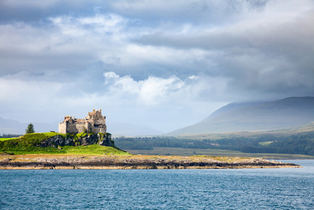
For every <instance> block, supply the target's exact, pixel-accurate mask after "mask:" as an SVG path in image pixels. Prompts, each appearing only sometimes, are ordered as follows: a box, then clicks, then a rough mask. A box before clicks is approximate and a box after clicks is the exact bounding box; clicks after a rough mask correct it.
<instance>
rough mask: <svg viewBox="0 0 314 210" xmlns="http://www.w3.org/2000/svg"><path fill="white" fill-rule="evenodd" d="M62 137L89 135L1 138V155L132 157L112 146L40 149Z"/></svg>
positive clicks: (48, 133) (42, 135)
mask: <svg viewBox="0 0 314 210" xmlns="http://www.w3.org/2000/svg"><path fill="white" fill-rule="evenodd" d="M56 135H61V136H63V137H67V136H68V137H72V138H73V139H77V138H79V137H83V136H85V135H88V134H86V133H79V134H60V133H55V132H47V133H31V134H25V135H23V136H20V137H17V138H1V141H0V153H7V154H16V155H22V154H88V155H100V154H101V155H130V153H128V152H125V151H123V150H120V149H119V148H117V147H115V146H112V147H107V146H101V145H97V144H94V145H88V146H63V147H60V146H59V148H54V147H39V146H38V145H40V143H41V141H43V140H45V139H47V138H50V137H53V136H56Z"/></svg>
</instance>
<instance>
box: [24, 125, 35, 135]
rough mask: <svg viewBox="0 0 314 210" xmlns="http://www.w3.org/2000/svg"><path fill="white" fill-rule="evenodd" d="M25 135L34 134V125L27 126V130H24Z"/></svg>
mask: <svg viewBox="0 0 314 210" xmlns="http://www.w3.org/2000/svg"><path fill="white" fill-rule="evenodd" d="M25 132H26V133H35V130H34V125H33V124H32V123H30V124H28V126H27V129H26V130H25Z"/></svg>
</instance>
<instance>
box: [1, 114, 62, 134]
mask: <svg viewBox="0 0 314 210" xmlns="http://www.w3.org/2000/svg"><path fill="white" fill-rule="evenodd" d="M30 123H33V125H34V128H35V132H49V131H52V130H53V131H58V123H57V122H53V123H40V122H30ZM28 124H29V123H22V122H19V121H16V120H10V119H4V118H2V117H0V134H3V133H4V134H24V133H25V129H26V128H27V125H28Z"/></svg>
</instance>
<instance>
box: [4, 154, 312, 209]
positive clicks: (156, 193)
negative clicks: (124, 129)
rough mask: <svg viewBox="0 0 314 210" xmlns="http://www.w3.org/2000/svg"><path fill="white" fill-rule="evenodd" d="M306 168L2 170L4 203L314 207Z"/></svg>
mask: <svg viewBox="0 0 314 210" xmlns="http://www.w3.org/2000/svg"><path fill="white" fill-rule="evenodd" d="M286 162H293V163H297V164H300V165H302V166H303V168H279V169H201V170H199V169H198V170H0V195H1V197H0V209H314V160H289V161H286Z"/></svg>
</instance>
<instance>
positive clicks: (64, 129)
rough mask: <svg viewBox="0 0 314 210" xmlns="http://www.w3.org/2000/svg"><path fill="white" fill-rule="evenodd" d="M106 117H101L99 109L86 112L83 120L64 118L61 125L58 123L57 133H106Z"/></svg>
mask: <svg viewBox="0 0 314 210" xmlns="http://www.w3.org/2000/svg"><path fill="white" fill-rule="evenodd" d="M106 131H107V126H106V116H102V114H101V109H99V111H98V110H96V111H95V109H93V112H88V115H87V116H86V117H85V119H76V118H75V117H74V116H73V117H71V116H65V117H64V120H63V122H62V123H59V133H64V134H66V133H86V132H94V133H106Z"/></svg>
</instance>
